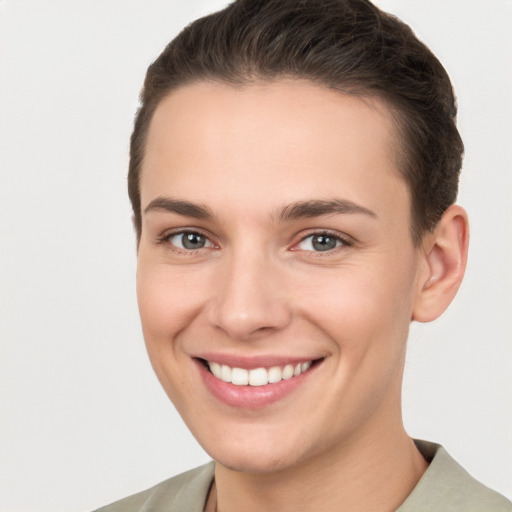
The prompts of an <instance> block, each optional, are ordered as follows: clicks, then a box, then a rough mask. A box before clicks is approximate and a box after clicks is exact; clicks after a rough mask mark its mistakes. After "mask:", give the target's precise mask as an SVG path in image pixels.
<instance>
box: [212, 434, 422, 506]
mask: <svg viewBox="0 0 512 512" xmlns="http://www.w3.org/2000/svg"><path fill="white" fill-rule="evenodd" d="M358 437H359V439H356V440H351V442H350V443H346V445H344V446H339V447H337V448H336V449H334V450H331V451H330V452H329V454H328V455H325V454H323V455H322V456H321V457H320V458H318V459H314V458H312V459H310V460H308V461H302V462H301V463H300V464H297V465H296V466H295V467H292V468H287V469H286V470H282V471H279V472H271V473H256V474H255V473H245V472H237V471H233V470H230V469H228V468H226V467H224V466H222V465H220V464H217V465H216V471H215V480H216V493H217V511H218V512H235V511H239V510H244V511H245V512H256V511H260V510H279V511H281V512H291V511H294V512H295V511H297V510H301V511H304V512H307V511H316V510H322V511H324V512H331V511H333V512H334V511H339V510H343V511H344V512H356V511H361V510H372V511H383V512H384V511H392V510H396V508H398V506H399V505H400V504H401V503H402V502H403V501H404V500H405V499H406V497H407V496H408V495H409V494H410V493H411V491H412V489H413V488H414V487H415V485H416V484H417V482H418V481H419V479H420V478H421V476H422V475H423V473H424V472H425V470H426V469H427V463H426V462H425V460H424V459H423V457H422V456H421V454H420V453H419V451H418V450H417V448H416V446H415V445H414V443H413V441H412V440H411V439H410V438H409V437H408V436H407V434H406V433H405V431H404V429H403V427H402V428H400V429H398V430H397V429H394V431H392V432H391V435H387V436H386V435H383V432H382V431H381V432H380V433H379V436H378V437H377V436H375V437H373V438H372V437H371V436H358Z"/></svg>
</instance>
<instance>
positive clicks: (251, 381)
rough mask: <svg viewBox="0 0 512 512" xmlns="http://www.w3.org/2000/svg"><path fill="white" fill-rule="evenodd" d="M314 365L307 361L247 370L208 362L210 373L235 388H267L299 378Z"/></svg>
mask: <svg viewBox="0 0 512 512" xmlns="http://www.w3.org/2000/svg"><path fill="white" fill-rule="evenodd" d="M312 363H313V361H305V362H303V363H297V364H286V365H284V366H272V367H270V368H254V369H252V370H247V369H245V368H237V367H234V368H232V367H231V366H228V365H226V364H220V363H216V362H215V361H206V364H207V366H208V368H209V369H210V372H211V373H212V374H213V375H214V376H215V377H217V379H220V380H222V381H223V382H228V383H231V384H234V385H235V386H266V385H267V384H275V383H277V382H280V381H282V380H288V379H291V378H293V377H298V376H299V375H300V374H302V373H304V372H305V371H307V370H308V369H309V368H310V366H311V365H312Z"/></svg>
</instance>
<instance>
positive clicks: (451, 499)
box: [96, 441, 512, 512]
mask: <svg viewBox="0 0 512 512" xmlns="http://www.w3.org/2000/svg"><path fill="white" fill-rule="evenodd" d="M415 442H416V445H417V446H418V448H419V450H420V451H421V453H422V454H423V456H424V457H425V459H426V460H427V461H429V462H430V465H429V467H428V469H427V471H426V472H425V474H424V475H423V477H422V478H421V480H420V481H419V482H418V484H417V485H416V487H415V488H414V489H413V491H412V492H411V494H410V495H409V496H408V498H407V499H406V500H405V501H404V502H403V503H402V505H400V507H399V508H398V509H397V511H396V512H512V503H511V502H510V501H509V500H508V499H507V498H505V497H504V496H502V495H501V494H498V493H497V492H495V491H493V490H491V489H489V488H488V487H485V486H484V485H482V484H481V483H480V482H478V481H477V480H475V479H474V478H473V477H472V476H471V475H470V474H469V473H468V472H467V471H466V470H465V469H463V468H462V467H461V466H460V465H459V464H458V463H457V462H456V461H455V460H454V459H452V457H450V455H448V453H447V452H446V450H445V449H444V448H443V447H442V446H440V445H437V444H434V443H428V442H426V441H415ZM214 470H215V466H214V463H213V462H210V463H209V464H206V465H204V466H201V467H199V468H196V469H192V470H191V471H187V472H186V473H182V474H181V475H178V476H175V477H174V478H171V479H169V480H165V481H164V482H162V483H160V484H158V485H156V486H155V487H152V488H151V489H148V490H146V491H143V492H140V493H138V494H134V495H133V496H129V497H128V498H125V499H123V500H120V501H116V502H115V503H112V504H111V505H108V506H106V507H103V508H101V509H99V510H97V511H96V512H203V510H204V507H205V503H206V499H207V497H208V492H209V490H210V487H211V485H212V482H213V476H214Z"/></svg>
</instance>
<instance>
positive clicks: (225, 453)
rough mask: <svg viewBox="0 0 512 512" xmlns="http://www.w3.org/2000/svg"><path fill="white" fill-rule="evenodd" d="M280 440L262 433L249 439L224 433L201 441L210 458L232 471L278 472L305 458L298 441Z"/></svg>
mask: <svg viewBox="0 0 512 512" xmlns="http://www.w3.org/2000/svg"><path fill="white" fill-rule="evenodd" d="M277 439H279V438H277ZM277 439H276V437H274V438H272V437H271V436H270V434H268V435H267V436H263V435H262V434H261V433H260V434H259V435H255V436H249V437H248V438H246V439H242V438H240V437H237V436H235V435H224V436H216V437H215V438H210V439H209V440H208V441H209V442H207V443H201V444H202V446H203V448H204V449H205V451H206V452H207V453H208V454H209V455H210V457H212V458H213V459H214V460H215V461H216V462H217V463H219V464H221V465H222V466H224V467H226V468H228V469H230V470H232V471H237V472H243V473H275V472H279V471H283V470H285V469H287V468H290V467H292V466H294V465H295V464H296V463H298V461H299V459H300V458H301V453H300V450H298V449H297V446H296V444H297V443H295V442H293V441H292V440H291V439H289V438H288V439H286V440H283V439H279V440H277ZM199 441H200V442H201V439H199ZM214 442H215V444H214Z"/></svg>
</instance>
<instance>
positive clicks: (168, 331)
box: [137, 264, 203, 344]
mask: <svg viewBox="0 0 512 512" xmlns="http://www.w3.org/2000/svg"><path fill="white" fill-rule="evenodd" d="M202 300H203V297H202V294H201V288H200V287H199V286H197V283H195V282H193V279H191V278H188V277H187V276H186V275H183V274H180V273H177V272H170V271H169V269H168V268H167V267H166V266H158V265H154V266H145V265H141V264H139V268H138V270H137V301H138V305H139V311H140V317H141V321H142V328H143V330H144V333H145V335H146V337H147V339H146V342H148V343H151V344H152V343H158V342H159V341H162V340H167V341H171V340H172V339H173V337H174V336H175V335H176V334H177V333H179V332H180V331H181V330H182V329H184V328H185V327H186V326H187V325H188V324H189V323H190V322H191V320H192V318H193V317H194V315H195V312H196V311H197V309H198V307H199V304H200V303H201V302H202Z"/></svg>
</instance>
